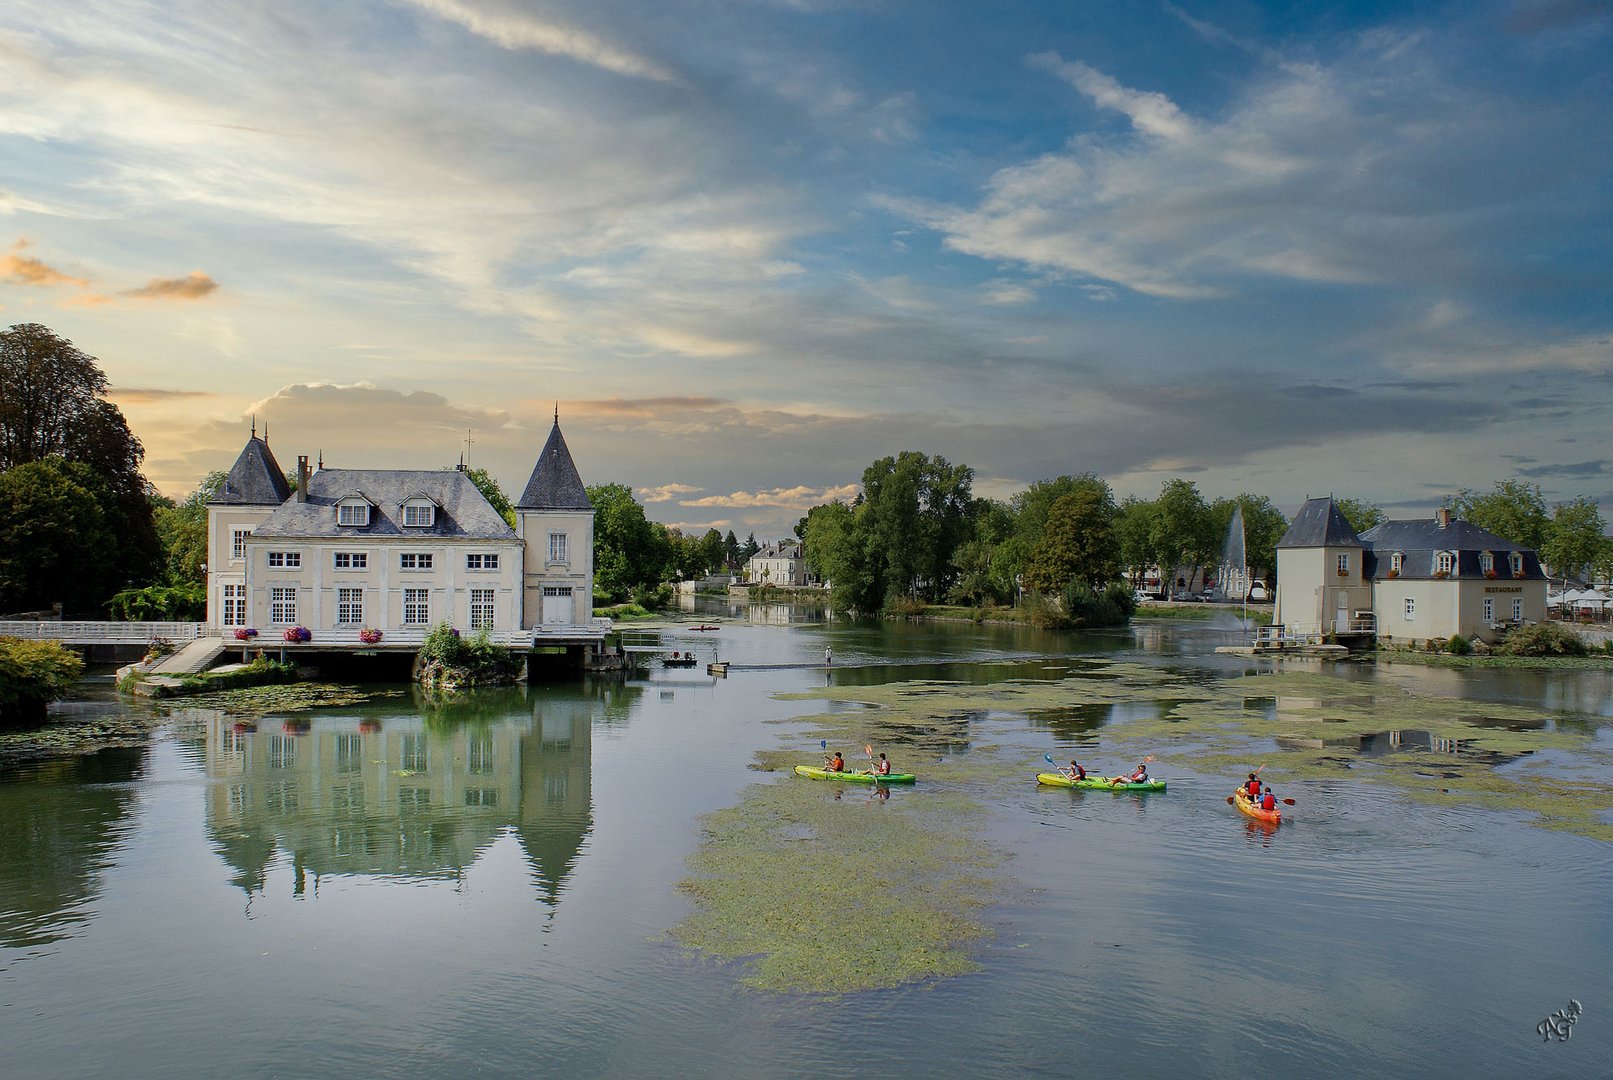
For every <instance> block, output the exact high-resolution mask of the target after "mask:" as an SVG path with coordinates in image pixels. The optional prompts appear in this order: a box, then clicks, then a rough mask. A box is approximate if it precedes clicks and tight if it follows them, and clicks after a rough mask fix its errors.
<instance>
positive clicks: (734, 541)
mask: <svg viewBox="0 0 1613 1080" xmlns="http://www.w3.org/2000/svg"><path fill="white" fill-rule="evenodd" d="M722 553H723V559H724V561H726V562H727V564H728V565H729V566H732V567H737V566H738V565H739V563H740V558H739V538H738V537H737V536H735V535H734V530H732V529H729V530H728V535H727V536H725V537H723V539H722Z"/></svg>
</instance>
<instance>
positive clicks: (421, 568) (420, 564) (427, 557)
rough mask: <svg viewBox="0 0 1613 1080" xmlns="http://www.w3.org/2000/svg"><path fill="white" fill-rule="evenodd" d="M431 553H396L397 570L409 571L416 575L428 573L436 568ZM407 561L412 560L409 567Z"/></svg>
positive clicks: (432, 553) (433, 553)
mask: <svg viewBox="0 0 1613 1080" xmlns="http://www.w3.org/2000/svg"><path fill="white" fill-rule="evenodd" d="M435 554H436V552H433V551H400V552H398V569H399V570H409V571H413V572H416V573H430V572H431V571H432V570H435V569H436V568H437V564H436V559H434V558H433V556H434V555H435ZM408 560H413V562H414V565H412V566H411V565H410V564H409V561H408Z"/></svg>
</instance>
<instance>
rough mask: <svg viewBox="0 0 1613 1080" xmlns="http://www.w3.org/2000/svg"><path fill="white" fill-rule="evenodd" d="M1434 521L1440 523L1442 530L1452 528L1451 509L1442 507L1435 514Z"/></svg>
mask: <svg viewBox="0 0 1613 1080" xmlns="http://www.w3.org/2000/svg"><path fill="white" fill-rule="evenodd" d="M1434 520H1435V521H1436V522H1438V523H1439V527H1440V528H1442V529H1448V528H1450V527H1451V508H1450V507H1448V506H1442V507H1440V508H1439V509H1438V510H1437V511H1435V512H1434Z"/></svg>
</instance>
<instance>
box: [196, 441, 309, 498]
mask: <svg viewBox="0 0 1613 1080" xmlns="http://www.w3.org/2000/svg"><path fill="white" fill-rule="evenodd" d="M289 498H291V485H290V484H288V483H287V482H286V474H285V473H284V472H283V471H282V470H281V468H280V463H279V462H278V461H276V460H275V459H274V452H273V451H272V450H270V449H269V444H268V443H266V442H264V441H263V440H262V439H260V438H258V437H257V436H256V435H254V436H252V438H250V439H248V440H247V442H246V447H245V449H243V450H242V451H241V456H240V457H238V458H236V459H235V464H234V465H231V466H230V471H229V473H228V474H226V475H225V477H224V486H223V487H221V488H219V490H218V494H216V495H214V496H213V497H212V498H211V499H209V500H208V505H210V506H279V505H280V504H281V503H283V502H285V501H286V500H287V499H289Z"/></svg>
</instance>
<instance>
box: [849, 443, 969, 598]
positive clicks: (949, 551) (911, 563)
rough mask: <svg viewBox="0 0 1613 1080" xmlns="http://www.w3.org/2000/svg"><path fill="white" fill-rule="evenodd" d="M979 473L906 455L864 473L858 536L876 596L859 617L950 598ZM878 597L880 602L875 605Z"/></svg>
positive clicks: (871, 590)
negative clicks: (907, 600)
mask: <svg viewBox="0 0 1613 1080" xmlns="http://www.w3.org/2000/svg"><path fill="white" fill-rule="evenodd" d="M973 478H974V472H973V470H971V469H970V468H969V467H968V466H967V465H957V466H954V465H952V464H950V463H949V462H948V461H947V460H946V459H945V458H943V457H940V456H934V457H930V456H926V455H924V454H921V453H918V452H916V451H912V450H904V451H902V453H900V454H898V455H897V456H896V457H893V458H892V457H886V458H881V459H879V460H878V461H876V462H874V463H873V464H872V465H870V466H868V468H867V469H865V470H863V503H862V505H861V506H860V507H858V508H857V510H856V518H857V521H858V524H859V529H858V530H857V532H858V534H859V538H860V540H861V542H862V546H863V554H864V556H865V559H866V562H865V564H864V567H863V569H864V570H865V571H866V573H864V574H860V575H859V577H860V578H861V580H862V582H863V584H864V586H865V587H866V589H867V592H868V594H867V595H864V596H863V597H861V603H860V604H859V605H857V608H856V609H857V610H859V611H874V610H878V609H879V608H882V607H883V606H885V604H886V603H887V602H888V601H890V600H893V599H896V598H898V597H901V596H909V595H911V596H916V595H918V594H919V593H920V592H921V591H922V592H924V593H925V594H926V595H927V596H929V597H931V598H939V597H942V596H944V595H946V592H947V589H948V587H949V586H950V584H951V577H952V574H953V573H954V569H953V562H952V556H953V553H954V552H955V551H956V550H957V547H958V545H959V544H960V543H962V542H963V540H964V539H965V538H966V535H967V531H968V522H969V509H970V505H971V501H972V498H971V495H970V491H969V487H970V484H971V482H972V481H973ZM874 593H877V594H878V600H879V602H878V603H877V604H874V606H865V605H868V604H873V601H874V599H875V597H874V595H873V594H874Z"/></svg>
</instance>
